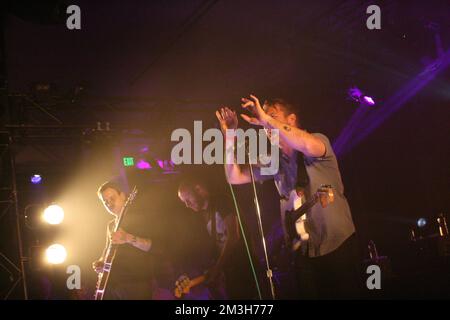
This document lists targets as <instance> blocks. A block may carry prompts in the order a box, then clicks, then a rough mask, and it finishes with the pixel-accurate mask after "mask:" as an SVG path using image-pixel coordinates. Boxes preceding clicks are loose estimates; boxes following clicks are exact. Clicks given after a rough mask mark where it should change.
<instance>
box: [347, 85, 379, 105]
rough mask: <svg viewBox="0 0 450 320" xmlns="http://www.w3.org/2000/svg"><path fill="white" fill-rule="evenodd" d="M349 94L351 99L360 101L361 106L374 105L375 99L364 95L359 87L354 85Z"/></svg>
mask: <svg viewBox="0 0 450 320" xmlns="http://www.w3.org/2000/svg"><path fill="white" fill-rule="evenodd" d="M347 93H348V96H349V98H350V99H352V100H354V101H356V102H358V103H359V104H360V106H370V107H372V106H374V105H375V100H374V99H373V98H372V97H369V96H366V95H364V93H363V92H362V91H361V90H360V89H359V88H357V87H352V88H350V89H349V90H348V92H347Z"/></svg>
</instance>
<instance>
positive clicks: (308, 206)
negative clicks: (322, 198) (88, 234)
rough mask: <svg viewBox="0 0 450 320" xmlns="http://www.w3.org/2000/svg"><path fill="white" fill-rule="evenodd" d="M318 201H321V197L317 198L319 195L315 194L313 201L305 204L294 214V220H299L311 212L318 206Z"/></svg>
mask: <svg viewBox="0 0 450 320" xmlns="http://www.w3.org/2000/svg"><path fill="white" fill-rule="evenodd" d="M317 201H319V197H318V196H317V194H314V196H313V198H312V199H311V200H309V201H307V202H305V203H304V204H303V205H302V206H301V207H300V208H298V209H297V210H295V211H294V212H292V218H293V220H294V221H296V220H298V219H299V218H300V217H301V216H302V215H304V214H305V213H306V212H308V211H309V210H311V208H312V207H314V206H315V205H316V203H317Z"/></svg>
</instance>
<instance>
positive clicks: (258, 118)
mask: <svg viewBox="0 0 450 320" xmlns="http://www.w3.org/2000/svg"><path fill="white" fill-rule="evenodd" d="M242 107H243V108H245V109H247V110H249V111H250V112H252V113H253V114H254V116H255V117H249V116H247V115H241V116H242V118H243V119H244V120H246V121H247V122H249V123H251V124H255V125H261V126H264V127H266V128H269V129H278V130H279V133H280V138H282V139H283V140H284V141H286V142H287V144H288V145H289V146H290V147H291V148H293V149H295V150H298V151H300V152H302V153H303V154H304V155H305V156H307V157H313V158H316V157H322V156H324V155H325V152H326V148H325V144H324V143H323V142H322V140H320V139H319V138H318V137H315V136H314V135H312V134H310V133H308V132H306V131H304V130H302V129H299V128H296V127H293V126H290V125H288V124H284V123H281V122H280V121H278V120H276V119H274V118H273V117H272V116H271V115H269V114H267V113H266V112H265V111H264V109H263V108H262V107H261V104H260V102H259V100H258V98H257V97H255V96H253V95H250V99H246V98H243V99H242Z"/></svg>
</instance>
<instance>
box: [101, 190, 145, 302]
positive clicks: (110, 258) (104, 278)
mask: <svg viewBox="0 0 450 320" xmlns="http://www.w3.org/2000/svg"><path fill="white" fill-rule="evenodd" d="M136 194H137V188H136V187H134V188H133V191H131V193H130V195H129V196H128V198H127V201H126V202H125V205H124V206H123V208H122V210H121V211H120V214H119V219H118V220H117V222H116V224H115V226H114V230H113V232H117V230H119V228H120V225H121V223H122V220H123V217H124V216H125V214H126V212H127V210H128V207H129V206H130V205H131V204H132V203H133V200H134V198H135V197H136ZM116 251H117V246H116V245H113V244H112V243H111V241H110V242H109V243H108V247H107V249H106V251H105V252H106V253H105V259H104V262H103V270H102V272H100V273H99V274H98V279H97V286H96V288H95V296H94V299H95V300H103V297H104V295H105V291H106V287H107V285H108V279H109V275H110V274H111V268H112V264H113V262H114V258H115V256H116Z"/></svg>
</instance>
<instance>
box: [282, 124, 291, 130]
mask: <svg viewBox="0 0 450 320" xmlns="http://www.w3.org/2000/svg"><path fill="white" fill-rule="evenodd" d="M283 129H284V130H286V131H291V127H289V126H287V125H285V126H284V127H283Z"/></svg>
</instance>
